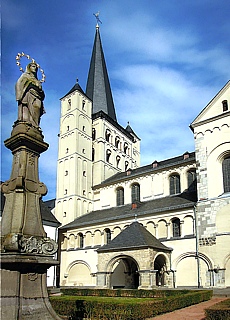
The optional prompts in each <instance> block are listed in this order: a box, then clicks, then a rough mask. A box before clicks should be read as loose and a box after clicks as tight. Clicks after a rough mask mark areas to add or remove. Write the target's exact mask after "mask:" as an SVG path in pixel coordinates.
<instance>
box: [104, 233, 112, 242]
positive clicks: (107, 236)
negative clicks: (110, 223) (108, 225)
mask: <svg viewBox="0 0 230 320" xmlns="http://www.w3.org/2000/svg"><path fill="white" fill-rule="evenodd" d="M110 242H111V231H110V229H105V244H109V243H110Z"/></svg>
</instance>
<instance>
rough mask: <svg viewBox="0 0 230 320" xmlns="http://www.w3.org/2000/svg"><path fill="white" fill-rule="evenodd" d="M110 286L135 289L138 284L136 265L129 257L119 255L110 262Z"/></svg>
mask: <svg viewBox="0 0 230 320" xmlns="http://www.w3.org/2000/svg"><path fill="white" fill-rule="evenodd" d="M111 271H112V272H111V277H110V287H111V288H113V289H116V288H124V289H137V288H138V286H139V273H138V266H137V263H136V261H135V260H134V259H132V258H130V257H119V258H117V259H115V260H114V261H113V263H112V270H111Z"/></svg>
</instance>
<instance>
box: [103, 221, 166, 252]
mask: <svg viewBox="0 0 230 320" xmlns="http://www.w3.org/2000/svg"><path fill="white" fill-rule="evenodd" d="M144 248H153V249H158V250H161V251H172V249H171V248H168V247H166V246H165V245H163V244H162V243H161V242H160V241H159V240H158V239H157V238H155V237H154V236H153V235H152V234H151V233H150V232H149V231H148V230H147V229H146V228H145V227H143V226H142V225H141V224H140V223H139V222H137V221H135V222H133V223H131V224H130V225H129V226H128V227H127V228H125V229H124V230H123V231H122V232H121V233H120V234H119V235H117V236H116V237H115V238H114V239H113V240H112V241H111V242H110V243H109V244H106V245H104V246H102V247H101V248H99V249H98V250H97V251H98V252H99V253H100V252H106V251H107V252H108V251H120V250H132V249H144Z"/></svg>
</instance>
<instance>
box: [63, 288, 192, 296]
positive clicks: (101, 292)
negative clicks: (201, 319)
mask: <svg viewBox="0 0 230 320" xmlns="http://www.w3.org/2000/svg"><path fill="white" fill-rule="evenodd" d="M188 292H190V290H187V289H185V290H173V289H171V290H165V289H164V290H142V289H136V290H135V289H80V288H69V289H61V293H62V294H64V295H68V296H84V297H85V296H94V297H135V298H162V297H164V298H165V297H171V296H175V295H181V294H185V293H188Z"/></svg>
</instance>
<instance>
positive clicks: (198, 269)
mask: <svg viewBox="0 0 230 320" xmlns="http://www.w3.org/2000/svg"><path fill="white" fill-rule="evenodd" d="M193 211H194V217H195V237H196V255H195V258H196V261H197V287H198V288H200V258H199V233H198V223H197V211H196V205H194V207H193Z"/></svg>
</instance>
